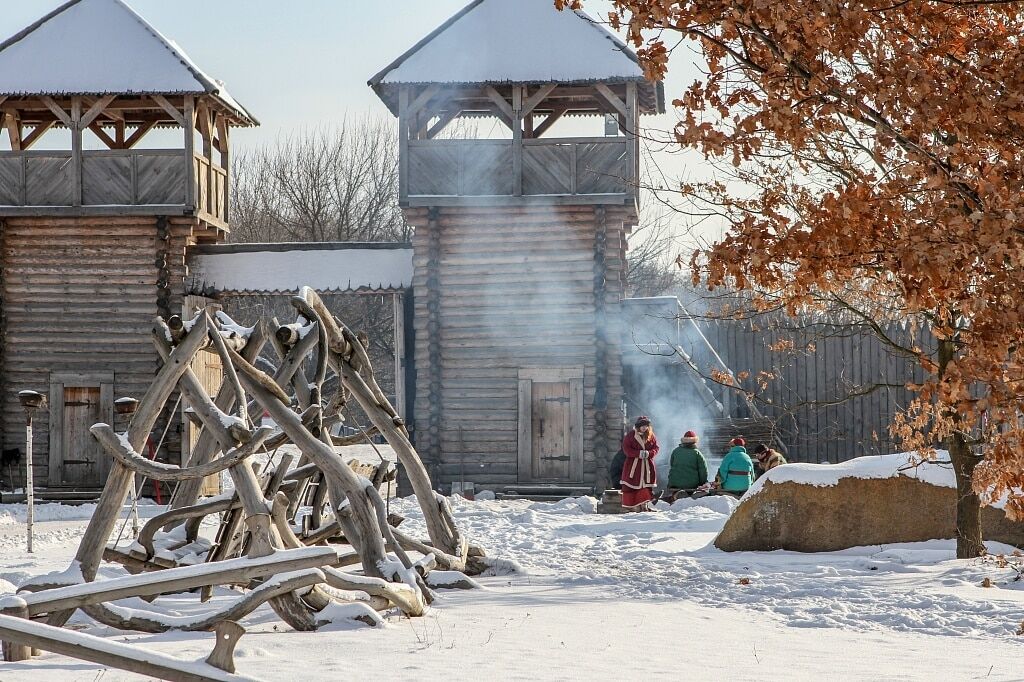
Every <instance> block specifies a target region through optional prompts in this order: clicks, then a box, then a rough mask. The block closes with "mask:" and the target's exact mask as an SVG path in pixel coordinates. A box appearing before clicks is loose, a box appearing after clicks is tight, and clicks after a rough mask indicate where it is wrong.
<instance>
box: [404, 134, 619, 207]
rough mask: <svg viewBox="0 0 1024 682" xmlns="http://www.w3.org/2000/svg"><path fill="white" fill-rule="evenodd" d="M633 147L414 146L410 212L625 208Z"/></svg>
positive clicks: (569, 143) (589, 143)
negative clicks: (486, 207)
mask: <svg viewBox="0 0 1024 682" xmlns="http://www.w3.org/2000/svg"><path fill="white" fill-rule="evenodd" d="M633 144H635V142H634V140H631V139H629V138H626V137H570V138H566V137H560V138H528V139H522V140H476V139H433V140H409V142H408V153H407V157H406V158H407V163H408V183H407V192H406V193H405V194H404V195H403V197H402V201H403V203H404V204H405V205H407V206H441V205H446V204H449V205H455V204H463V205H464V204H468V203H502V200H507V201H521V200H523V198H527V199H530V198H532V199H534V200H537V201H548V202H551V203H572V204H585V203H602V204H611V203H615V204H625V203H627V202H630V201H633V196H634V194H635V192H634V191H633V190H634V188H635V185H636V180H635V178H636V168H635V158H636V155H635V154H633V153H631V145H633Z"/></svg>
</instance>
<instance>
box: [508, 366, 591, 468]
mask: <svg viewBox="0 0 1024 682" xmlns="http://www.w3.org/2000/svg"><path fill="white" fill-rule="evenodd" d="M518 449H519V466H518V470H519V480H520V481H521V482H523V483H528V482H538V483H545V482H546V483H562V484H568V483H581V482H582V481H583V368H582V367H579V368H575V367H574V368H538V369H521V370H519V448H518Z"/></svg>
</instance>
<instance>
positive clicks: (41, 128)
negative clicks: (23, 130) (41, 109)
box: [21, 121, 56, 150]
mask: <svg viewBox="0 0 1024 682" xmlns="http://www.w3.org/2000/svg"><path fill="white" fill-rule="evenodd" d="M54 125H56V122H54V121H49V122H47V123H40V124H39V125H37V126H36V127H35V128H34V129H33V130H32V132H31V133H29V134H28V135H26V136H25V139H24V140H22V141H21V148H22V150H26V149H29V148H31V147H32V145H34V144H35V143H36V142H38V141H39V138H40V137H42V136H43V135H45V134H46V132H47V131H48V130H49V129H50V128H52V127H53V126H54Z"/></svg>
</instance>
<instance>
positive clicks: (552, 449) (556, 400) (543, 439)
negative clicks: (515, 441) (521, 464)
mask: <svg viewBox="0 0 1024 682" xmlns="http://www.w3.org/2000/svg"><path fill="white" fill-rule="evenodd" d="M532 383H533V386H532V396H531V412H532V414H531V420H530V421H531V425H532V431H533V433H532V438H531V441H532V453H533V457H532V468H533V478H534V479H535V480H553V481H567V480H569V461H570V460H571V457H570V455H569V382H568V381H559V382H544V383H542V382H537V381H535V382H532Z"/></svg>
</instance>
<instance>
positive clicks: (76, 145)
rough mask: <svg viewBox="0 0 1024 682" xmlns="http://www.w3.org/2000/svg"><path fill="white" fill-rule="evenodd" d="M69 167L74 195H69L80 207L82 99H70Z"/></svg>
mask: <svg viewBox="0 0 1024 682" xmlns="http://www.w3.org/2000/svg"><path fill="white" fill-rule="evenodd" d="M71 160H72V163H71V166H72V177H73V178H74V181H73V183H74V193H73V194H72V195H71V198H72V202H73V204H74V205H75V206H81V205H82V98H81V97H73V98H72V99H71Z"/></svg>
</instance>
